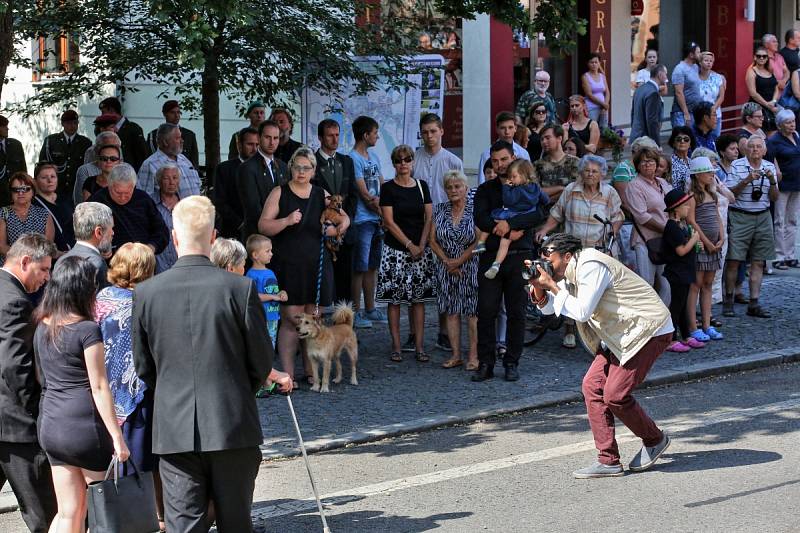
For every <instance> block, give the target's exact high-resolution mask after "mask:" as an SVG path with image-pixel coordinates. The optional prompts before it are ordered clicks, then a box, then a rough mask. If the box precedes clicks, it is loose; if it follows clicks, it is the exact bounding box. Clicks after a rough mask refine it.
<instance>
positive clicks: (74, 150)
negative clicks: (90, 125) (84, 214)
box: [39, 109, 92, 196]
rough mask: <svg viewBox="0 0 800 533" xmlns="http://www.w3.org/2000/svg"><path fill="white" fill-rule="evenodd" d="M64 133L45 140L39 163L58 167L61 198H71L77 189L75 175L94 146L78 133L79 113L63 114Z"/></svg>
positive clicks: (73, 111)
mask: <svg viewBox="0 0 800 533" xmlns="http://www.w3.org/2000/svg"><path fill="white" fill-rule="evenodd" d="M61 126H62V128H64V129H63V131H61V132H59V133H53V134H52V135H48V136H47V137H45V138H44V143H42V149H41V150H39V161H47V162H48V163H53V164H54V165H55V166H56V171H57V172H58V189H57V192H58V194H59V196H71V195H72V191H73V189H74V187H75V174H76V173H77V172H78V167H80V166H81V165H82V164H83V158H84V154H86V150H88V149H89V148H90V147H91V146H92V141H91V140H90V139H89V138H88V137H84V136H83V135H80V134H79V133H78V113H76V112H75V110H74V109H68V110H66V111H64V112H63V113H62V114H61Z"/></svg>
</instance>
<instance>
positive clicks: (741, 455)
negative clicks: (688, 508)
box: [653, 448, 783, 474]
mask: <svg viewBox="0 0 800 533" xmlns="http://www.w3.org/2000/svg"><path fill="white" fill-rule="evenodd" d="M781 459H783V456H782V455H781V454H779V453H776V452H767V451H762V450H745V449H739V448H723V449H717V450H704V451H698V452H684V453H669V451H667V452H666V453H665V454H664V458H663V459H662V460H661V461H659V462H658V463H657V464H656V466H655V467H654V468H653V470H654V471H656V470H657V471H659V472H664V473H669V474H678V473H683V472H700V471H703V470H718V469H720V468H734V467H737V466H750V465H758V464H763V463H771V462H773V461H780V460H781ZM667 460H668V461H667Z"/></svg>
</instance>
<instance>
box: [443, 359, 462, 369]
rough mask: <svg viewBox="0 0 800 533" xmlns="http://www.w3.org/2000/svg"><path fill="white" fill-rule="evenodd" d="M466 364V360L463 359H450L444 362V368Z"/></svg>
mask: <svg viewBox="0 0 800 533" xmlns="http://www.w3.org/2000/svg"><path fill="white" fill-rule="evenodd" d="M463 364H464V361H462V360H461V359H448V360H447V361H445V362H444V363H442V368H456V367H457V366H461V365H463Z"/></svg>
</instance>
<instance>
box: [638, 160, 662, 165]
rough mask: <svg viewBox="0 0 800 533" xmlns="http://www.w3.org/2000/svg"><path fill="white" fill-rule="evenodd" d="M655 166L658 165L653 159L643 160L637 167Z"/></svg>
mask: <svg viewBox="0 0 800 533" xmlns="http://www.w3.org/2000/svg"><path fill="white" fill-rule="evenodd" d="M657 164H658V162H657V161H656V160H655V159H643V160H642V161H641V162H640V163H639V166H642V167H643V166H645V165H654V166H655V165H657Z"/></svg>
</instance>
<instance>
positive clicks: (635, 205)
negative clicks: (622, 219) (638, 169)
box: [625, 175, 672, 245]
mask: <svg viewBox="0 0 800 533" xmlns="http://www.w3.org/2000/svg"><path fill="white" fill-rule="evenodd" d="M656 182H657V184H653V183H651V182H649V181H647V180H646V179H644V178H643V177H641V176H638V175H637V176H636V177H635V178H634V179H633V180H632V181H631V182H630V183H628V186H627V187H625V206H626V207H627V208H628V211H630V213H631V215H632V216H633V220H634V222H635V223H636V225H637V226H638V227H639V229H640V230H641V232H642V234H643V235H644V238H645V239H648V240H649V239H652V238H654V237H660V236H661V233H660V232H658V231H655V230H652V229H650V228H647V227H645V224H647V223H648V222H650V221H651V220H653V221H655V222H657V223H659V224H661V225H662V226H664V225H665V224H666V223H667V213H666V211H664V209H665V208H666V206H665V205H664V195H665V194H667V193H668V192H669V191H671V190H672V186H671V185H670V184H669V183H667V182H666V181H664V180H663V179H661V178H656ZM659 186H660V187H659ZM640 242H642V239H641V238H640V237H639V232H638V231H636V230H635V229H634V230H633V232H631V244H632V245H635V244H637V243H640Z"/></svg>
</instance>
